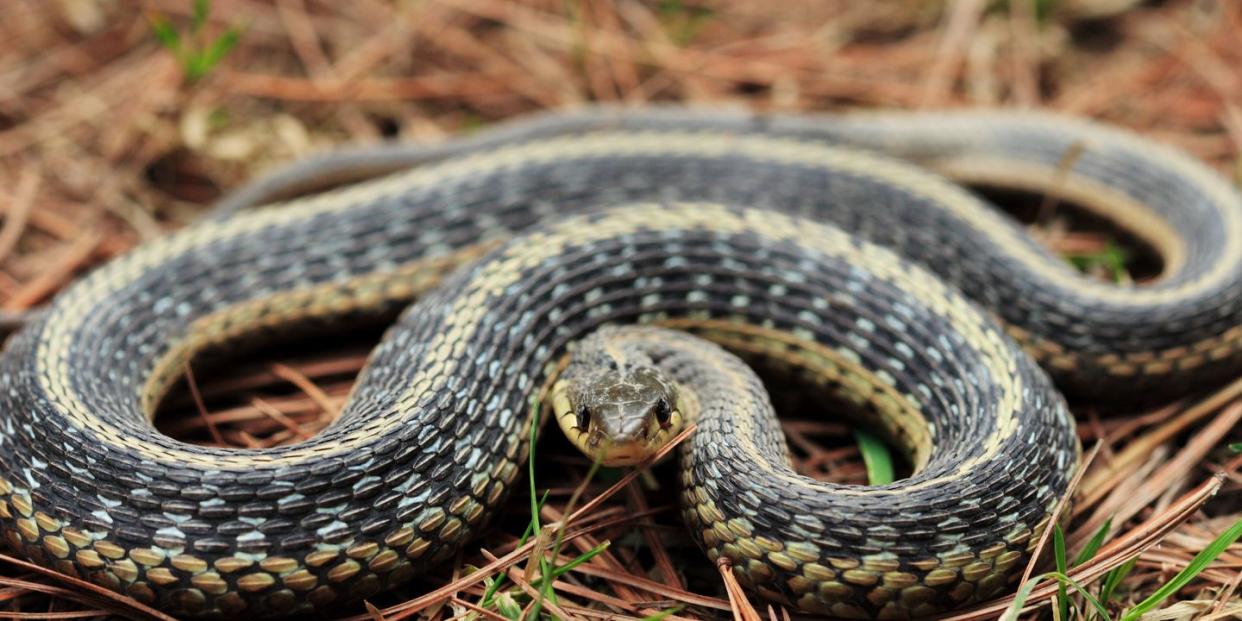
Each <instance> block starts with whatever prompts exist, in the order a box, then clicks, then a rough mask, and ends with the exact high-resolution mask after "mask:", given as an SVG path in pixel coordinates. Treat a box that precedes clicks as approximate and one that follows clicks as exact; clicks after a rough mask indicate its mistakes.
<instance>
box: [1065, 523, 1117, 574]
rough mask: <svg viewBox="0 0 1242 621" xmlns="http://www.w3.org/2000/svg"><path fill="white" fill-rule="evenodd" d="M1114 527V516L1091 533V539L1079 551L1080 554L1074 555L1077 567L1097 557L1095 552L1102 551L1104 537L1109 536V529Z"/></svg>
mask: <svg viewBox="0 0 1242 621" xmlns="http://www.w3.org/2000/svg"><path fill="white" fill-rule="evenodd" d="M1112 527H1113V518H1111V517H1110V518H1108V519H1107V520H1104V525H1103V526H1101V527H1100V529H1099V530H1097V531H1095V534H1094V535H1091V540H1090V541H1088V542H1087V545H1085V546H1083V547H1082V550H1079V551H1078V556H1076V557H1074V566H1075V567H1077V566H1079V565H1082V564H1083V563H1085V562H1087V561H1089V560H1091V559H1092V558H1095V553H1096V552H1099V551H1100V546H1102V545H1104V538H1105V537H1107V536H1108V531H1109V530H1110V529H1111V528H1112Z"/></svg>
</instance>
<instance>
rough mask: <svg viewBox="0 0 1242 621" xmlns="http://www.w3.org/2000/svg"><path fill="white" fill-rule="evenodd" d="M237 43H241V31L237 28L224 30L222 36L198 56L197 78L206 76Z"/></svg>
mask: <svg viewBox="0 0 1242 621" xmlns="http://www.w3.org/2000/svg"><path fill="white" fill-rule="evenodd" d="M238 41H241V31H240V30H238V29H237V28H229V29H228V30H225V31H224V34H221V35H220V37H219V38H217V39H216V40H215V41H212V42H211V45H209V46H207V49H206V50H203V53H202V54H200V55H199V65H200V68H199V71H200V73H199V76H200V77H201V76H204V75H207V73H208V72H210V71H211V70H212V69H213V68H214V67H215V66H216V64H218V63H219V62H220V61H221V60H222V59H223V58H224V55H225V54H228V53H229V52H230V51H231V50H232V49H233V48H234V47H236V46H237V42H238Z"/></svg>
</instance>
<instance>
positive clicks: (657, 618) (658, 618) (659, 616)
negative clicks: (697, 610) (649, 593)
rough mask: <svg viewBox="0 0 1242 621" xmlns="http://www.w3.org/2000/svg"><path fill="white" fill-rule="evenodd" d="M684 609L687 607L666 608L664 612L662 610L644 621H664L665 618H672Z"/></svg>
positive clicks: (644, 618)
mask: <svg viewBox="0 0 1242 621" xmlns="http://www.w3.org/2000/svg"><path fill="white" fill-rule="evenodd" d="M682 608H685V606H673V607H672V608H665V609H664V610H661V611H660V612H657V613H655V614H653V615H650V616H646V617H643V621H662V620H663V619H664V618H665V617H669V616H672V615H675V614H677V613H679V612H681V609H682Z"/></svg>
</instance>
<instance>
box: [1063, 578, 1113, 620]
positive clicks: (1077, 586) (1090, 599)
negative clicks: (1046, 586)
mask: <svg viewBox="0 0 1242 621" xmlns="http://www.w3.org/2000/svg"><path fill="white" fill-rule="evenodd" d="M1053 577H1054V578H1056V579H1057V581H1058V582H1060V583H1061V585H1062V586H1064V585H1066V584H1069V585H1070V586H1072V587H1074V590H1075V591H1078V594H1079V595H1081V596H1082V598H1083V599H1085V600H1087V603H1089V604H1091V607H1092V608H1094V609H1095V612H1096V613H1098V614H1099V615H1100V617H1101V618H1104V619H1108V609H1107V608H1105V607H1104V603H1103V602H1101V601H1100V600H1099V599H1096V597H1095V596H1094V595H1092V594H1091V593H1090V592H1089V591H1087V587H1086V586H1084V585H1083V584H1082V583H1080V582H1078V581H1077V580H1075V579H1073V578H1071V577H1069V576H1066V575H1063V574H1062V575H1054V576H1053ZM1062 618H1066V617H1062Z"/></svg>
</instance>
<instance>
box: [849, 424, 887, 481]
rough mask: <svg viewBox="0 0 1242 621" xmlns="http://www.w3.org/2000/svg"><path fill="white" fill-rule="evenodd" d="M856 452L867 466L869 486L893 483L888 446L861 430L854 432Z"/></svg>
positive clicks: (877, 437) (876, 437)
mask: <svg viewBox="0 0 1242 621" xmlns="http://www.w3.org/2000/svg"><path fill="white" fill-rule="evenodd" d="M854 439H855V440H856V441H857V442H858V451H859V452H860V453H862V458H863V463H864V464H866V466H867V481H868V483H870V484H871V485H888V484H889V483H892V482H893V478H894V477H893V457H892V455H891V454H890V453H889V451H888V445H886V444H884V441H883V440H881V439H880V438H879V436H876V435H875V434H873V433H871V432H869V431H865V430H862V429H855V430H854Z"/></svg>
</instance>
